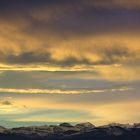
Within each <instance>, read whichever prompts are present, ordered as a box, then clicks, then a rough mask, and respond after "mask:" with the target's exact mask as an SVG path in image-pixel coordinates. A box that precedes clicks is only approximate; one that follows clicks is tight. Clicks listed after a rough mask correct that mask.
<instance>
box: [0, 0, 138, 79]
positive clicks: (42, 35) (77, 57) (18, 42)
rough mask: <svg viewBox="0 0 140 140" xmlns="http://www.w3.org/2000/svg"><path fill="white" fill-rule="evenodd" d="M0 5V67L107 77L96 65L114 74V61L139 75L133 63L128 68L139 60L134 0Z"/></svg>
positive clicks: (21, 0) (26, 2) (135, 75)
mask: <svg viewBox="0 0 140 140" xmlns="http://www.w3.org/2000/svg"><path fill="white" fill-rule="evenodd" d="M0 3H1V8H0V13H1V14H0V19H1V23H0V42H1V44H0V53H1V56H0V63H1V65H0V70H2V71H7V70H13V71H22V70H24V71H41V70H42V71H95V72H96V73H99V74H100V76H101V75H102V76H103V75H104V77H109V75H107V72H106V71H107V70H105V72H103V71H102V69H104V68H106V67H104V66H109V68H108V67H107V69H110V67H111V69H113V71H112V72H114V75H116V73H115V70H114V69H116V71H117V68H116V67H115V66H116V65H117V66H120V69H123V70H124V71H126V72H127V71H132V72H131V73H133V76H132V78H131V79H139V76H138V75H137V71H138V69H139V67H140V65H139V63H137V66H136V65H135V66H134V67H133V68H132V67H131V65H134V63H136V61H137V62H139V60H140V55H139V52H140V44H139V36H140V34H139V23H140V20H138V19H139V12H138V11H137V8H139V7H138V6H139V1H136V0H135V1H129V0H125V1H123V2H122V1H116V0H113V1H110V0H107V1H103V0H101V1H97V0H95V1H91V0H87V1H85V0H82V1H79V0H75V1H74V0H72V1H68V0H65V1H64V0H60V1H59V2H58V1H57V0H53V1H52V2H50V1H44V0H41V1H34V2H33V1H23V0H20V2H19V1H17V0H13V2H12V1H10V2H9V1H8V0H6V1H3V0H2V1H1V2H0ZM7 7H9V8H7ZM18 9H20V10H18ZM17 10H18V12H17ZM25 11H26V12H25ZM114 65H115V66H114ZM105 74H106V75H105ZM118 75H120V73H119V72H118ZM111 77H115V76H113V73H112V76H111ZM116 77H117V76H116ZM123 77H124V78H123V79H127V78H128V76H127V75H125V72H124V73H123ZM114 79H115V78H113V80H114Z"/></svg>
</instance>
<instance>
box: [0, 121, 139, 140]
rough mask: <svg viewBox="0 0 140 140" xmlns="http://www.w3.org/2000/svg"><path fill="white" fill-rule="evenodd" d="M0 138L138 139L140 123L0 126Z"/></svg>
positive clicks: (41, 139)
mask: <svg viewBox="0 0 140 140" xmlns="http://www.w3.org/2000/svg"><path fill="white" fill-rule="evenodd" d="M0 139H1V140H140V124H134V125H127V124H109V125H104V126H100V127H96V126H94V125H92V124H91V123H81V124H77V125H75V126H72V125H71V124H69V123H62V124H60V125H50V126H47V125H44V126H30V127H20V128H12V129H6V128H4V127H0Z"/></svg>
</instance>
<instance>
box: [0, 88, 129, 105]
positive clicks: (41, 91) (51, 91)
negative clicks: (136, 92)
mask: <svg viewBox="0 0 140 140" xmlns="http://www.w3.org/2000/svg"><path fill="white" fill-rule="evenodd" d="M127 90H132V89H131V88H128V87H121V88H118V89H115V88H114V89H79V90H78V89H77V90H76V89H73V90H68V89H67V90H65V89H10V88H9V89H6V88H0V92H5V93H27V94H88V93H103V92H116V91H120V92H121V91H122V92H123V91H127ZM4 103H7V102H4Z"/></svg>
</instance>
